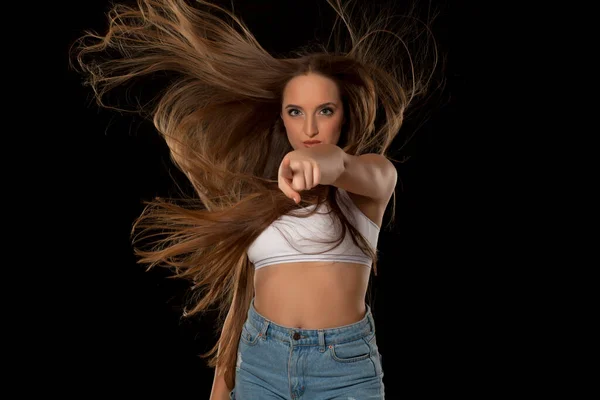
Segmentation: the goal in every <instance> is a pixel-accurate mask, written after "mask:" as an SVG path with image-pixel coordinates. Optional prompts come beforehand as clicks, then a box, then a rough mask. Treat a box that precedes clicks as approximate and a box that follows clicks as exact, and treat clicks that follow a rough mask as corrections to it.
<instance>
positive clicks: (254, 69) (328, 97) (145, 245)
mask: <svg viewBox="0 0 600 400" xmlns="http://www.w3.org/2000/svg"><path fill="white" fill-rule="evenodd" d="M328 3H329V4H330V5H331V7H332V8H333V9H334V10H335V12H336V13H337V15H338V17H339V18H340V20H341V21H343V23H344V24H345V27H346V29H347V30H348V33H349V37H350V40H349V41H347V42H346V45H349V46H350V48H344V47H343V46H342V45H340V44H339V43H338V42H336V43H335V45H334V47H335V49H334V50H328V49H327V48H326V46H323V47H320V48H318V49H316V48H315V49H312V50H311V49H308V48H305V49H303V50H301V51H297V52H295V53H294V56H293V57H275V56H273V55H271V54H269V53H268V52H267V51H265V50H264V49H263V48H262V47H261V46H260V45H259V43H258V42H257V41H256V39H255V38H254V37H253V35H252V34H251V33H250V32H249V30H248V29H247V27H246V26H245V24H244V23H243V22H242V21H240V20H239V19H238V18H237V17H236V16H235V15H234V14H233V13H232V12H230V11H228V10H226V9H224V8H222V7H219V6H217V5H215V4H211V3H208V2H205V1H202V0H199V1H197V2H195V3H189V2H185V1H182V0H139V1H138V3H137V6H136V7H130V6H124V5H117V6H115V7H114V8H113V10H112V11H111V13H110V14H109V28H108V31H107V32H106V33H105V34H104V35H98V34H93V33H88V34H86V36H84V37H82V38H81V40H80V41H78V43H77V47H75V55H76V64H75V65H76V66H78V67H79V68H80V70H81V72H82V73H84V74H86V76H87V78H88V79H87V82H88V83H89V84H90V86H91V87H92V89H93V90H94V93H95V95H96V98H97V100H98V104H99V105H101V106H105V107H111V106H109V105H108V104H106V102H105V101H104V99H105V96H104V95H105V94H106V92H107V91H109V90H111V89H113V88H115V87H118V86H121V85H124V84H126V83H128V82H129V81H134V79H135V78H138V77H141V76H145V75H156V74H158V73H163V72H165V71H166V72H167V73H169V74H171V75H169V77H170V78H172V79H171V80H170V84H169V86H167V87H165V89H164V91H162V92H161V93H160V95H159V96H157V97H156V101H155V102H152V103H150V104H148V105H147V106H146V108H140V109H139V110H140V111H148V114H147V115H148V116H149V117H151V118H152V119H153V121H154V124H155V127H156V129H157V131H158V132H159V133H160V134H161V135H162V136H163V137H164V139H165V140H166V143H167V144H168V146H169V149H170V152H171V156H172V159H173V161H174V163H175V164H176V165H177V166H178V167H179V168H180V169H181V170H182V171H183V172H184V173H185V174H186V176H187V177H188V178H189V181H190V184H191V185H192V186H193V188H194V189H195V193H196V194H197V197H195V198H193V199H187V200H186V201H183V200H181V201H178V200H175V199H173V200H166V199H155V200H154V201H153V202H151V203H149V204H148V206H147V207H146V209H145V210H144V212H143V213H142V215H141V216H140V217H139V219H138V220H137V222H136V224H135V226H134V233H135V236H134V239H135V240H134V243H135V244H136V253H137V254H138V255H139V257H140V258H139V260H140V262H141V263H145V264H148V265H149V267H153V266H157V265H158V266H165V267H169V268H172V269H173V271H174V274H175V275H176V276H178V277H182V278H187V279H190V280H191V281H192V282H193V289H194V290H195V291H196V292H195V293H197V296H196V298H195V301H194V303H193V305H192V307H191V308H190V309H189V310H187V311H186V313H187V315H194V314H198V313H201V312H203V311H205V310H207V309H209V308H210V307H212V306H213V305H216V306H217V307H218V309H219V310H220V314H219V319H218V326H217V333H218V334H219V340H218V342H217V343H216V344H215V347H214V348H213V349H212V350H211V351H210V352H208V353H207V354H205V355H204V356H205V357H210V359H209V365H210V366H211V367H214V368H215V375H214V381H213V387H212V392H211V395H210V398H211V399H213V400H215V399H239V400H244V399H260V400H263V399H297V398H306V399H311V400H318V399H325V398H327V399H334V398H344V399H347V398H351V397H354V398H357V399H367V398H369V399H383V398H384V385H383V379H382V378H383V373H384V372H383V369H382V364H381V359H380V353H379V350H378V347H377V340H376V335H375V323H374V320H373V315H372V313H371V308H370V306H369V305H368V304H366V302H365V295H366V292H367V289H368V284H369V278H370V273H371V269H372V270H373V271H374V273H375V274H376V273H377V269H376V268H377V240H378V236H379V232H380V229H381V226H382V220H383V216H384V211H385V210H386V208H387V206H388V204H389V203H390V200H391V197H392V195H393V194H394V191H395V186H396V170H395V167H394V165H393V164H392V163H391V161H390V160H389V159H388V157H387V156H386V155H385V154H386V151H387V150H388V148H389V146H390V145H391V143H392V141H393V140H394V138H395V137H396V135H397V134H398V131H399V129H400V127H401V125H402V121H403V118H404V115H405V111H406V108H407V106H408V105H409V104H410V103H411V101H412V99H413V98H415V96H417V95H418V94H420V93H423V92H424V91H425V89H426V86H427V82H428V79H426V77H425V75H424V73H422V72H420V71H419V69H418V68H417V66H418V64H417V63H416V59H415V58H414V57H411V53H409V52H407V51H406V49H407V44H408V43H409V41H407V40H404V37H403V36H401V35H400V30H399V29H396V30H394V31H391V30H386V29H385V27H386V26H387V25H386V24H385V23H386V22H387V21H388V19H387V16H386V18H385V19H384V18H380V19H377V20H374V21H371V22H370V23H369V24H368V25H365V26H364V27H362V28H365V30H364V31H361V30H358V29H356V28H354V27H353V26H352V25H351V23H350V21H351V18H350V15H349V14H348V13H347V11H346V8H345V7H343V6H342V4H341V3H340V1H339V0H328ZM381 15H385V14H381ZM405 20H406V21H412V22H413V23H415V24H416V23H418V21H417V19H415V18H408V17H407V18H405ZM363 21H365V20H364V19H363ZM338 26H339V25H338ZM404 26H405V27H406V25H404ZM411 26H416V25H414V24H413V25H411ZM421 31H422V30H419V33H421ZM402 32H405V33H410V32H414V31H412V30H410V29H409V30H403V31H402ZM415 37H419V35H417V36H415ZM432 49H433V50H435V48H434V47H432ZM424 53H425V52H423V54H424ZM433 53H435V51H434V52H433ZM396 56H398V58H399V60H400V61H397V60H396V59H395V58H394V57H396ZM395 60H396V61H395ZM403 72H404V73H406V75H405V74H404V73H403ZM111 108H112V107H111ZM143 240H145V241H143Z"/></svg>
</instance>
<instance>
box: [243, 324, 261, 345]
mask: <svg viewBox="0 0 600 400" xmlns="http://www.w3.org/2000/svg"><path fill="white" fill-rule="evenodd" d="M259 338H260V331H259V330H258V329H257V328H256V327H255V326H254V325H252V324H251V323H250V322H249V321H246V322H245V323H244V325H243V326H242V335H241V336H240V339H241V340H242V341H243V342H244V343H246V344H247V345H249V346H254V345H255V344H256V343H258V339H259Z"/></svg>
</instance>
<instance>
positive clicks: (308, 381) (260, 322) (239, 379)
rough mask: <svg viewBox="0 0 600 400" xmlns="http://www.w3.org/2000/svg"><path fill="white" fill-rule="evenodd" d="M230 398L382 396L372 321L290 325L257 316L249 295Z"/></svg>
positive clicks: (359, 399)
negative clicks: (310, 326)
mask: <svg viewBox="0 0 600 400" xmlns="http://www.w3.org/2000/svg"><path fill="white" fill-rule="evenodd" d="M229 398H230V399H232V400H269V399H281V400H284V399H285V400H288V399H291V400H297V399H306V400H326V399H327V400H337V399H340V400H341V399H344V400H366V399H377V400H380V399H384V385H383V369H382V366H381V356H380V354H379V350H378V349H377V342H376V340H375V323H374V321H373V315H372V314H371V308H370V307H369V305H368V304H366V313H365V316H364V318H363V319H361V320H360V321H358V322H355V323H353V324H350V325H345V326H340V327H337V328H330V329H296V328H290V327H285V326H281V325H277V324H275V323H274V322H272V321H270V320H268V319H266V318H265V317H263V316H262V315H260V314H259V313H258V312H257V311H256V309H255V308H254V299H253V300H252V302H251V304H250V308H249V310H248V318H247V319H246V322H245V323H244V327H243V329H242V334H241V336H240V340H239V345H238V355H237V365H236V378H235V387H234V389H233V390H232V391H231V393H230V394H229Z"/></svg>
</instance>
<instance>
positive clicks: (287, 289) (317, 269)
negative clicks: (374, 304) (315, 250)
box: [254, 261, 371, 329]
mask: <svg viewBox="0 0 600 400" xmlns="http://www.w3.org/2000/svg"><path fill="white" fill-rule="evenodd" d="M370 273H371V267H369V266H368V265H363V264H356V263H345V262H331V261H329V262H322V261H317V262H315V261H312V262H295V263H285V264H274V265H268V266H266V267H262V268H259V269H258V270H256V271H255V274H254V289H255V292H254V307H255V308H256V311H257V312H258V313H259V314H261V315H262V316H264V317H265V318H267V319H268V320H270V321H273V322H274V323H276V324H278V325H281V326H284V327H289V328H296V329H328V328H335V327H340V326H344V325H350V324H353V323H355V322H358V321H360V320H361V319H363V318H364V316H365V312H366V306H365V295H366V291H367V286H368V283H369V277H370Z"/></svg>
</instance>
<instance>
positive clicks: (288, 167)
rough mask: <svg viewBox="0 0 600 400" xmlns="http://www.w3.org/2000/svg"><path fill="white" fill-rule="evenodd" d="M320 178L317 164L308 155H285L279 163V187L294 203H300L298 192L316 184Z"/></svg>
mask: <svg viewBox="0 0 600 400" xmlns="http://www.w3.org/2000/svg"><path fill="white" fill-rule="evenodd" d="M320 180H321V171H320V170H319V165H318V164H317V163H316V162H315V161H314V160H312V159H310V157H289V156H286V157H284V158H283V161H281V164H280V165H279V172H278V182H279V189H280V190H281V191H282V192H283V193H284V194H285V195H286V196H287V197H289V198H290V199H292V200H294V201H295V202H296V203H300V200H301V198H300V192H301V191H303V190H310V189H312V188H314V187H315V186H317V185H318V184H319V183H320Z"/></svg>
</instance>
